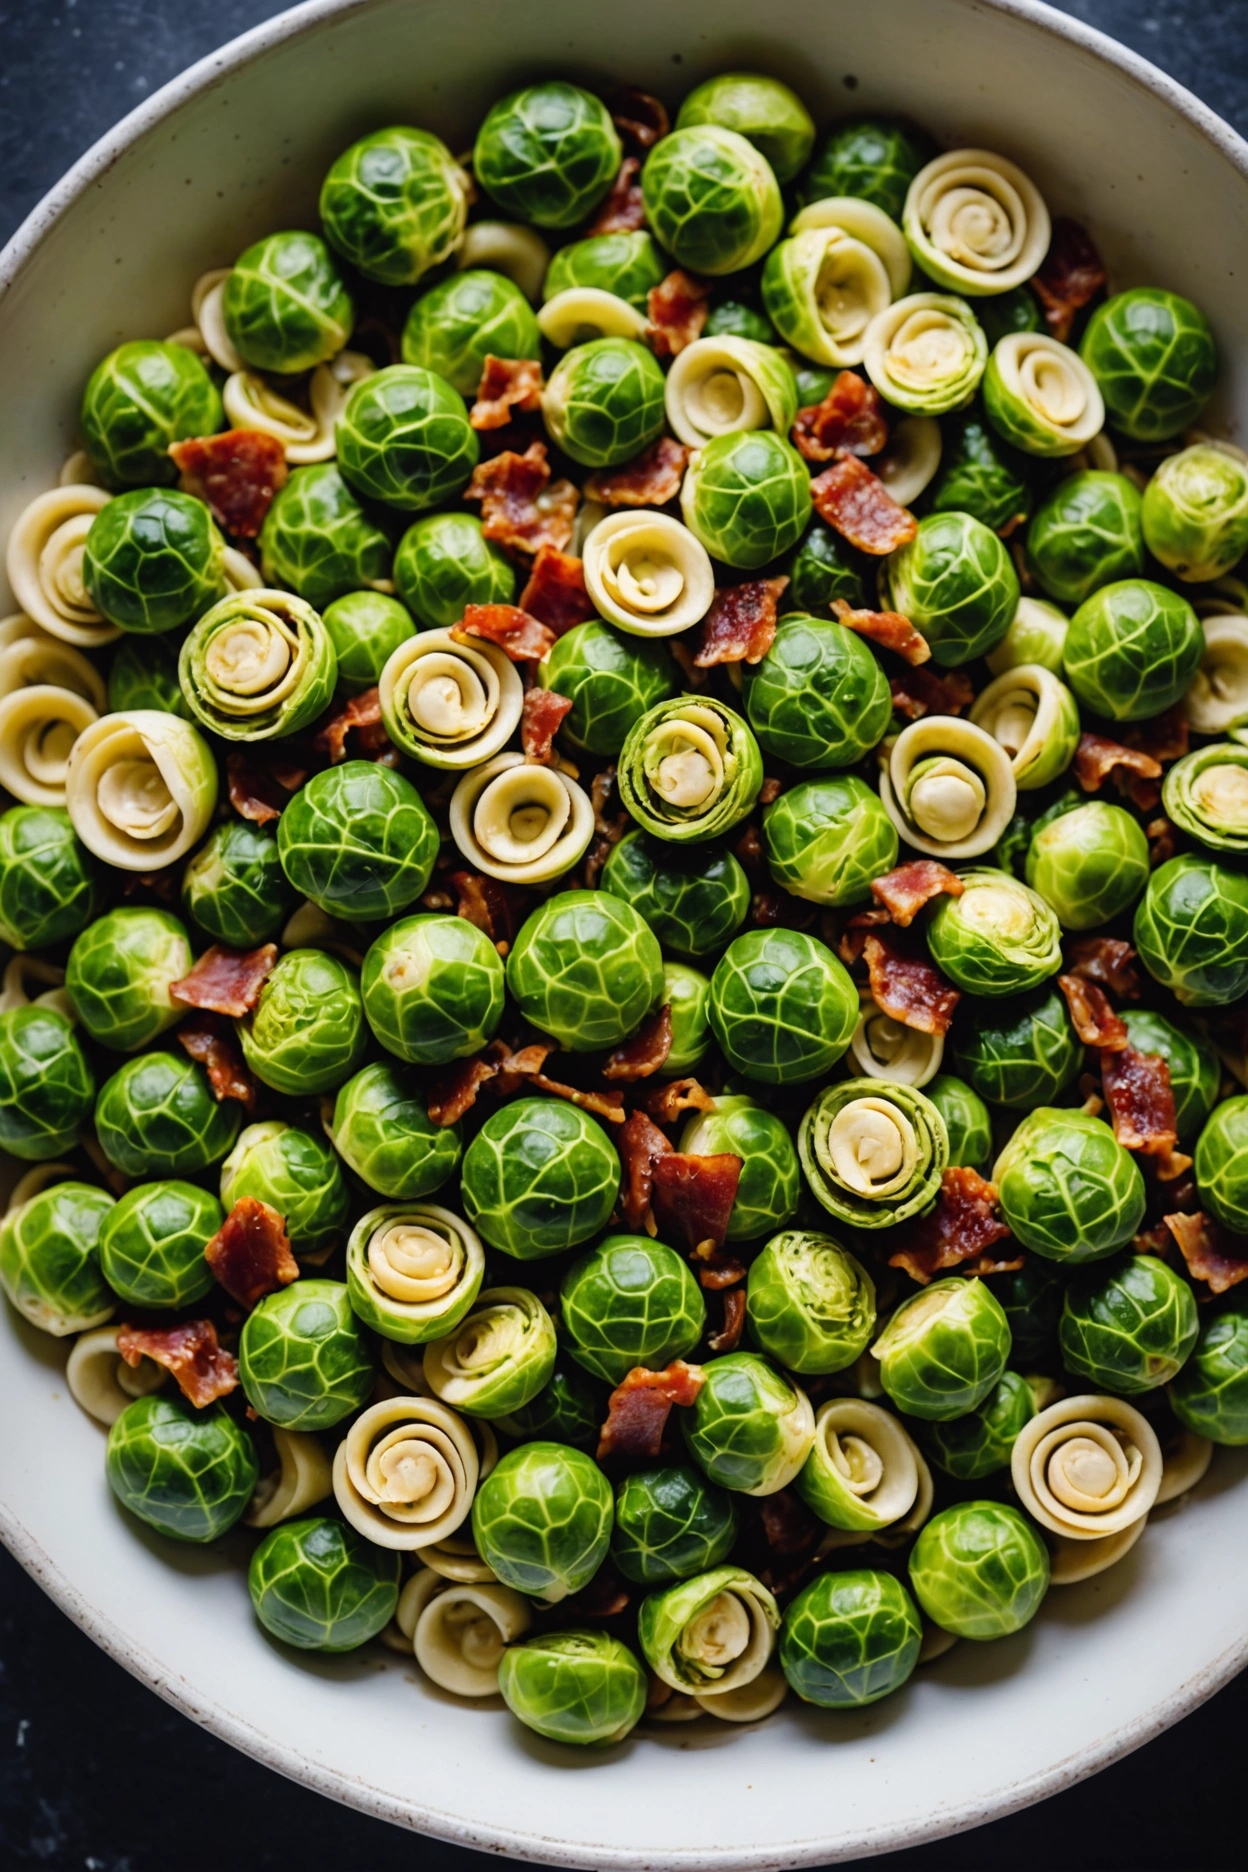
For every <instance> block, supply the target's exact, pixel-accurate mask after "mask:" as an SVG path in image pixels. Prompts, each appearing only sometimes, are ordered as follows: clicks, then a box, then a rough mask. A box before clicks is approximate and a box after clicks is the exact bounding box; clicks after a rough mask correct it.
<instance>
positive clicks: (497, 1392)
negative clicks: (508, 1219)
mask: <svg viewBox="0 0 1248 1872" xmlns="http://www.w3.org/2000/svg"><path fill="white" fill-rule="evenodd" d="M554 1368H555V1327H554V1322H553V1321H552V1319H551V1317H550V1315H549V1313H547V1311H546V1309H545V1307H544V1306H543V1305H542V1303H541V1301H540V1300H539V1299H538V1297H537V1295H536V1294H535V1293H530V1292H529V1291H528V1289H527V1288H524V1287H486V1288H483V1289H482V1291H481V1292H480V1293H479V1294H478V1295H477V1297H476V1299H475V1300H474V1301H473V1302H472V1304H471V1306H470V1307H469V1309H468V1311H467V1313H466V1314H465V1315H464V1317H463V1318H462V1319H460V1320H457V1321H455V1322H454V1324H453V1325H451V1326H450V1328H449V1330H447V1331H444V1332H442V1333H441V1334H439V1336H438V1337H437V1338H436V1339H430V1340H429V1341H428V1342H427V1344H426V1345H425V1356H424V1374H425V1379H426V1381H427V1383H428V1384H429V1386H430V1388H431V1389H432V1391H433V1393H434V1395H435V1396H436V1397H440V1398H441V1399H442V1402H443V1403H444V1404H449V1405H450V1406H451V1408H452V1409H454V1410H462V1411H468V1412H470V1413H471V1414H472V1415H473V1416H474V1417H484V1418H486V1419H487V1420H488V1419H490V1418H492V1417H505V1416H507V1415H508V1414H509V1413H510V1412H512V1411H518V1410H523V1409H524V1406H525V1405H526V1404H529V1403H531V1402H532V1400H533V1399H534V1398H535V1397H536V1396H537V1394H538V1392H539V1391H542V1390H544V1389H545V1387H546V1384H547V1382H548V1381H549V1378H550V1375H551V1373H552V1371H553V1370H554Z"/></svg>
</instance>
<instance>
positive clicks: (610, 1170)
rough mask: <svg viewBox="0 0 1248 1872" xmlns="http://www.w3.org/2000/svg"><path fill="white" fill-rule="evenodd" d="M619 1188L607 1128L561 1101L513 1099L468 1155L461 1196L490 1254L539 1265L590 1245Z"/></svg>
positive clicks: (494, 1117)
mask: <svg viewBox="0 0 1248 1872" xmlns="http://www.w3.org/2000/svg"><path fill="white" fill-rule="evenodd" d="M618 1185H619V1162H618V1159H617V1157H616V1153H615V1150H614V1148H613V1146H612V1144H611V1141H610V1139H609V1138H608V1137H607V1134H606V1132H605V1131H604V1130H603V1128H602V1126H601V1125H600V1124H598V1123H597V1122H596V1121H595V1120H594V1119H593V1118H591V1117H590V1115H589V1113H588V1112H583V1111H582V1110H581V1109H580V1107H579V1106H576V1105H572V1104H569V1103H566V1102H565V1101H564V1100H563V1099H554V1098H523V1099H514V1100H512V1102H511V1103H510V1104H507V1105H504V1106H502V1107H501V1109H500V1110H498V1111H494V1112H491V1113H490V1115H489V1117H488V1118H487V1119H486V1121H485V1123H484V1124H483V1125H482V1126H481V1129H480V1130H479V1131H478V1132H477V1135H476V1137H474V1138H473V1140H472V1143H471V1144H470V1145H469V1146H468V1150H467V1152H466V1153H465V1156H464V1169H463V1178H462V1189H461V1196H462V1201H463V1205H464V1209H465V1211H466V1212H467V1215H468V1218H469V1220H470V1221H471V1222H472V1223H473V1225H474V1227H476V1228H478V1229H480V1231H481V1233H482V1235H483V1236H484V1237H485V1239H486V1241H487V1242H489V1244H490V1246H491V1247H492V1248H499V1249H501V1250H502V1251H503V1253H505V1254H509V1255H514V1256H515V1257H516V1259H517V1260H518V1261H534V1260H538V1259H540V1258H541V1257H542V1256H544V1255H552V1254H560V1253H562V1252H563V1251H564V1250H565V1249H567V1248H574V1247H575V1246H576V1245H577V1243H578V1242H583V1241H588V1239H589V1237H590V1236H591V1235H596V1234H597V1233H598V1230H599V1229H600V1228H602V1227H603V1226H604V1225H605V1223H606V1221H607V1218H608V1216H609V1215H610V1214H611V1211H612V1209H613V1208H614V1207H615V1198H616V1193H617V1190H618Z"/></svg>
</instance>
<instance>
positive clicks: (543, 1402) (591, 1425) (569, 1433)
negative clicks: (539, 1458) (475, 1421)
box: [497, 1359, 606, 1455]
mask: <svg viewBox="0 0 1248 1872" xmlns="http://www.w3.org/2000/svg"><path fill="white" fill-rule="evenodd" d="M605 1415H606V1400H605V1398H604V1397H603V1395H602V1391H601V1389H600V1387H599V1386H598V1385H595V1384H594V1383H592V1382H591V1380H590V1379H589V1378H587V1377H586V1375H585V1373H584V1372H583V1371H582V1370H581V1369H580V1367H579V1366H578V1365H570V1364H566V1363H562V1362H560V1361H559V1360H558V1359H557V1360H556V1363H555V1369H554V1371H553V1372H552V1373H551V1375H550V1378H549V1379H548V1380H547V1382H546V1383H545V1384H544V1385H543V1386H542V1389H541V1390H540V1391H539V1392H538V1394H537V1396H536V1397H534V1398H530V1400H529V1402H528V1403H527V1404H525V1405H523V1406H522V1407H521V1408H520V1409H519V1410H518V1411H509V1412H508V1414H507V1416H506V1417H499V1418H498V1419H497V1426H498V1428H499V1429H500V1430H503V1431H505V1432H506V1434H507V1435H508V1436H510V1437H517V1438H519V1440H520V1441H521V1442H525V1443H528V1442H537V1441H544V1442H548V1443H569V1444H571V1446H572V1448H573V1449H581V1450H588V1451H589V1452H590V1454H591V1455H592V1454H593V1452H594V1450H596V1449H597V1447H598V1438H599V1436H600V1435H601V1434H602V1420H603V1418H604V1417H605Z"/></svg>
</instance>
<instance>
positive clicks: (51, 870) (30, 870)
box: [0, 806, 748, 949]
mask: <svg viewBox="0 0 1248 1872" xmlns="http://www.w3.org/2000/svg"><path fill="white" fill-rule="evenodd" d="M743 882H744V874H743ZM98 894H99V871H98V868H97V866H96V863H95V860H94V858H93V857H92V856H91V854H90V852H89V851H88V850H87V848H86V846H85V845H84V844H82V842H81V841H80V840H79V838H78V837H77V835H76V834H75V832H74V828H73V826H72V825H71V824H70V818H69V814H68V813H67V812H66V811H65V809H64V807H61V806H10V808H9V810H8V812H6V813H0V942H4V943H7V944H8V946H9V948H10V949H50V948H52V947H53V945H54V944H56V943H60V942H66V941H68V940H69V939H70V938H71V937H73V936H77V935H78V933H79V931H80V930H82V929H83V928H85V926H86V925H87V924H88V923H89V922H90V921H91V918H92V916H93V915H94V913H95V908H96V902H97V898H98ZM747 901H748V899H747ZM744 914H745V912H744V910H743V911H742V916H744Z"/></svg>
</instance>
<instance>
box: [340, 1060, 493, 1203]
mask: <svg viewBox="0 0 1248 1872" xmlns="http://www.w3.org/2000/svg"><path fill="white" fill-rule="evenodd" d="M329 1133H330V1136H331V1138H332V1140H333V1144H334V1149H335V1150H336V1151H337V1152H338V1154H339V1156H340V1157H342V1158H343V1159H345V1161H346V1162H347V1164H348V1165H349V1166H350V1168H351V1169H352V1170H354V1171H355V1174H356V1175H357V1176H358V1177H361V1178H362V1179H363V1181H364V1182H365V1183H367V1184H368V1187H369V1188H370V1189H374V1190H376V1191H377V1193H378V1195H380V1196H389V1197H391V1198H392V1199H393V1200H394V1201H396V1202H407V1201H413V1200H415V1199H416V1198H417V1197H421V1196H431V1195H432V1194H433V1192H434V1190H436V1189H440V1188H441V1186H442V1184H443V1183H445V1182H446V1179H447V1177H449V1176H450V1174H451V1172H452V1171H453V1170H454V1168H455V1166H456V1164H457V1163H458V1162H459V1153H460V1148H461V1134H460V1129H459V1126H458V1125H457V1124H453V1125H440V1124H435V1123H434V1121H433V1119H432V1118H431V1117H430V1116H429V1112H428V1109H427V1107H426V1104H425V1100H424V1098H423V1097H421V1096H419V1095H418V1094H417V1092H416V1091H415V1089H414V1088H413V1087H412V1086H410V1085H409V1084H408V1083H407V1081H406V1080H405V1079H403V1078H402V1077H401V1076H400V1074H399V1073H398V1071H397V1070H396V1068H395V1067H393V1066H391V1065H388V1064H387V1065H380V1064H378V1065H375V1066H365V1067H364V1069H363V1070H362V1071H361V1072H357V1073H356V1074H355V1076H354V1078H352V1079H348V1080H347V1082H346V1084H345V1085H344V1086H343V1087H342V1089H341V1090H340V1091H339V1093H338V1097H337V1098H336V1099H335V1101H334V1115H333V1118H332V1120H331V1122H330V1125H329Z"/></svg>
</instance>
